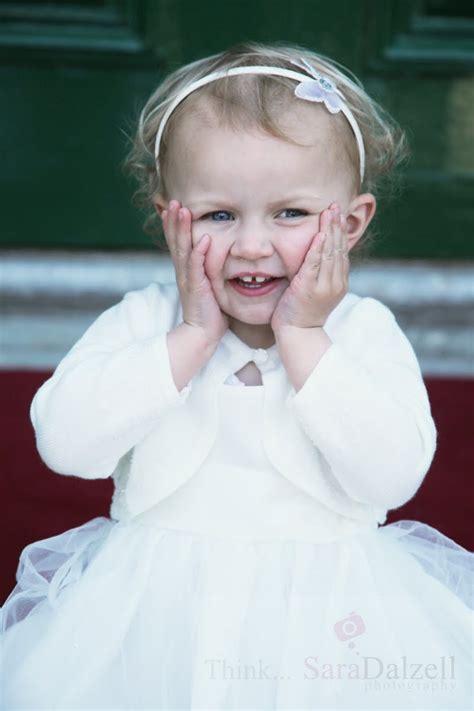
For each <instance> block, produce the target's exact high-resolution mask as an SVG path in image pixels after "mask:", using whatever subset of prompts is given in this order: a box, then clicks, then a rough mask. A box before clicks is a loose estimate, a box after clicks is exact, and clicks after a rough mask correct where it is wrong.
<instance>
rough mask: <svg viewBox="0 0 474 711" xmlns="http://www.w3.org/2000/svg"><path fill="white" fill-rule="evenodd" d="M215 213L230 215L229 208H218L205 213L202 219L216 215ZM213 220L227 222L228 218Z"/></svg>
mask: <svg viewBox="0 0 474 711" xmlns="http://www.w3.org/2000/svg"><path fill="white" fill-rule="evenodd" d="M214 215H230V212H227V210H216V211H215V212H208V213H207V215H203V217H202V219H203V220H205V219H206V218H207V217H211V219H212V218H213V217H214ZM213 222H227V220H213Z"/></svg>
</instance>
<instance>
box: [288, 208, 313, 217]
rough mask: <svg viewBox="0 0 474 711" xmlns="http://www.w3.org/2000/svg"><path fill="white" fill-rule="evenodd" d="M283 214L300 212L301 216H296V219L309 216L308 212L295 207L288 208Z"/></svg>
mask: <svg viewBox="0 0 474 711" xmlns="http://www.w3.org/2000/svg"><path fill="white" fill-rule="evenodd" d="M282 212H299V215H296V217H300V216H301V215H307V214H308V213H307V212H306V210H298V209H297V208H295V207H286V208H285V209H284V210H282ZM293 217H294V216H293Z"/></svg>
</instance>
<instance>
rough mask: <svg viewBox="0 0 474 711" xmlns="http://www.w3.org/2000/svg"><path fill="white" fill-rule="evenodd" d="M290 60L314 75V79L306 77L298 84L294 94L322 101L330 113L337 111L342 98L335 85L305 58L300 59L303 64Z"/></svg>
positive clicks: (300, 97) (301, 97)
mask: <svg viewBox="0 0 474 711" xmlns="http://www.w3.org/2000/svg"><path fill="white" fill-rule="evenodd" d="M290 61H291V63H292V64H294V65H296V66H297V67H300V69H305V70H306V71H307V72H309V73H310V74H311V76H313V77H314V79H307V80H305V81H302V82H301V83H300V84H298V86H297V87H296V89H295V96H297V97H298V98H299V99H306V100H307V101H317V102H319V103H324V105H325V107H326V108H327V110H328V111H329V112H330V113H332V114H337V113H339V111H341V109H342V106H343V99H342V96H341V94H340V92H339V91H338V89H337V88H336V86H335V85H334V84H333V83H332V82H331V81H330V80H329V79H328V78H327V77H325V76H322V75H321V74H318V72H317V71H316V70H315V69H314V67H312V66H311V64H308V62H307V61H306V60H305V59H302V60H301V61H302V62H303V64H301V63H300V62H294V61H292V60H290Z"/></svg>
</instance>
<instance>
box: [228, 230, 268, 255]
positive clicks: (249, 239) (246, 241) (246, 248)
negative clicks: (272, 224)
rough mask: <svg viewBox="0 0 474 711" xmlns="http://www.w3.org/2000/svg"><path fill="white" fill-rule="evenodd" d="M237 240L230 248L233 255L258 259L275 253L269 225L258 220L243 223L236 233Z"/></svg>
mask: <svg viewBox="0 0 474 711" xmlns="http://www.w3.org/2000/svg"><path fill="white" fill-rule="evenodd" d="M234 235H236V236H235V240H234V243H233V244H232V247H231V248H230V254H231V255H232V256H233V257H241V258H242V259H248V260H249V261H250V260H256V259H259V258H260V257H270V256H271V255H272V254H273V243H272V238H271V232H270V230H269V229H268V227H267V226H265V225H264V224H262V223H261V222H257V221H249V222H248V223H247V224H242V225H241V226H240V227H239V229H238V231H237V232H236V233H234Z"/></svg>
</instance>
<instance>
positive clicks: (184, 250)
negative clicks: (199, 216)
mask: <svg viewBox="0 0 474 711" xmlns="http://www.w3.org/2000/svg"><path fill="white" fill-rule="evenodd" d="M191 249H192V246H191V222H190V218H189V210H187V208H185V207H181V208H179V209H178V210H177V226H176V258H177V260H178V263H179V265H180V268H182V269H183V272H184V273H186V270H187V266H188V262H189V256H190V253H191Z"/></svg>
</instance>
